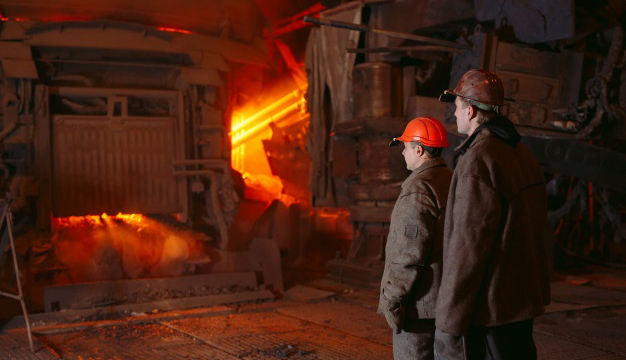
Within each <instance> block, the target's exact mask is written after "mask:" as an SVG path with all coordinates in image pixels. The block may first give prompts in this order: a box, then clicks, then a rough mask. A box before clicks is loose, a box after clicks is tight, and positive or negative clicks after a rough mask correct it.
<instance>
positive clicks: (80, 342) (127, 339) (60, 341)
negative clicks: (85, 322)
mask: <svg viewBox="0 0 626 360" xmlns="http://www.w3.org/2000/svg"><path fill="white" fill-rule="evenodd" d="M40 339H41V341H43V342H45V343H47V344H49V345H50V346H51V347H53V348H55V349H58V352H59V353H60V354H61V356H62V357H63V359H119V358H125V357H128V356H132V358H133V359H146V360H148V359H189V357H188V352H187V348H189V350H190V352H191V353H194V354H197V356H199V357H200V358H204V359H224V360H230V359H236V358H235V357H233V356H231V355H229V354H228V353H226V352H224V351H221V350H218V349H215V348H214V347H211V346H207V345H205V344H203V343H201V342H198V341H196V339H195V338H194V337H193V336H191V335H187V334H185V333H183V332H180V331H177V330H174V329H171V328H169V327H168V326H165V325H162V324H147V325H126V326H110V327H101V328H98V327H94V328H90V329H85V330H83V331H80V332H69V333H63V334H56V335H45V336H40ZM183 349H184V350H183Z"/></svg>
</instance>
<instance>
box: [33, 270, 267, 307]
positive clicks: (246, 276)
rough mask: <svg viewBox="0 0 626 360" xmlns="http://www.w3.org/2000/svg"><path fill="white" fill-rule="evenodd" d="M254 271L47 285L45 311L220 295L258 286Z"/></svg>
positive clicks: (45, 289)
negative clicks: (151, 299) (234, 288)
mask: <svg viewBox="0 0 626 360" xmlns="http://www.w3.org/2000/svg"><path fill="white" fill-rule="evenodd" d="M256 286H257V280H256V275H255V274H254V273H253V272H238V273H237V272H231V273H223V274H220V273H216V274H207V275H194V276H178V277H173V278H157V279H137V280H117V281H100V282H92V283H83V284H70V285H55V286H46V287H44V304H45V307H46V311H48V312H49V311H58V310H63V309H85V308H91V307H97V306H103V305H107V304H117V303H120V302H132V301H131V300H133V299H136V300H137V299H141V298H143V300H144V301H146V300H147V299H149V297H150V296H151V297H152V298H154V299H156V300H162V299H163V298H167V297H170V298H176V297H181V296H185V295H186V296H193V295H196V296H197V295H206V294H209V293H210V294H219V293H221V292H224V290H225V289H230V288H232V287H238V288H242V289H243V288H255V287H256Z"/></svg>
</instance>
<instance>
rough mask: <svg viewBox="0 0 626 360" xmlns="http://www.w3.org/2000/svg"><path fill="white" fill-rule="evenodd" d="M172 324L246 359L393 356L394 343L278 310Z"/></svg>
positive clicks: (322, 358) (331, 358)
mask: <svg viewBox="0 0 626 360" xmlns="http://www.w3.org/2000/svg"><path fill="white" fill-rule="evenodd" d="M169 324H170V326H172V327H173V328H176V329H180V330H181V331H184V332H186V333H193V335H194V336H196V337H197V338H199V339H202V340H203V341H205V342H206V343H207V344H210V345H212V346H214V347H215V348H218V349H221V350H223V351H226V352H229V353H231V354H233V355H235V356H237V357H238V358H242V359H249V360H257V359H285V358H292V357H293V358H297V359H319V360H325V359H328V360H339V359H360V360H367V359H372V360H374V359H376V360H378V359H384V358H391V357H392V349H391V347H390V346H385V345H381V344H377V343H374V342H371V341H368V340H364V339H362V338H359V337H357V336H352V335H349V334H346V333H344V332H341V331H337V330H334V329H332V328H328V327H325V326H320V325H316V324H312V323H309V322H307V321H302V320H298V319H294V318H291V317H288V316H284V315H279V314H276V313H262V314H255V313H249V314H238V315H236V316H217V317H211V318H201V319H184V320H177V321H172V322H170V323H169Z"/></svg>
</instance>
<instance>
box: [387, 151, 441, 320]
mask: <svg viewBox="0 0 626 360" xmlns="http://www.w3.org/2000/svg"><path fill="white" fill-rule="evenodd" d="M451 178H452V172H451V171H450V170H449V169H448V168H447V167H446V163H445V161H444V160H443V159H441V158H433V159H429V160H428V161H426V162H425V163H423V164H422V165H420V166H419V167H418V168H417V169H415V170H413V172H412V173H411V175H409V177H408V178H407V179H406V180H405V181H404V182H403V183H402V190H401V191H400V195H399V196H398V200H397V201H396V204H395V206H394V207H393V211H392V212H391V224H390V225H389V235H388V236H387V244H386V245H385V269H384V272H383V277H382V280H381V292H380V309H379V310H382V308H384V307H385V306H387V305H388V304H389V303H390V302H394V301H395V302H397V301H401V302H402V304H403V306H404V308H405V312H406V315H405V316H406V318H434V317H435V304H436V301H437V291H438V289H439V283H440V281H441V253H442V245H443V243H442V242H443V225H444V217H445V210H446V209H445V208H446V203H447V199H448V189H449V187H450V179H451ZM381 312H382V311H381Z"/></svg>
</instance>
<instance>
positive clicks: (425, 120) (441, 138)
mask: <svg viewBox="0 0 626 360" xmlns="http://www.w3.org/2000/svg"><path fill="white" fill-rule="evenodd" d="M411 141H417V142H419V143H420V144H422V145H424V146H428V147H434V148H444V147H446V146H448V133H447V132H446V128H444V127H443V125H442V124H441V123H440V122H439V120H437V119H435V118H433V117H427V116H426V117H418V118H415V119H413V120H411V121H410V122H409V123H408V124H406V127H405V128H404V132H403V133H402V136H400V137H397V138H393V140H391V142H390V143H389V146H395V145H398V144H399V143H401V142H411Z"/></svg>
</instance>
